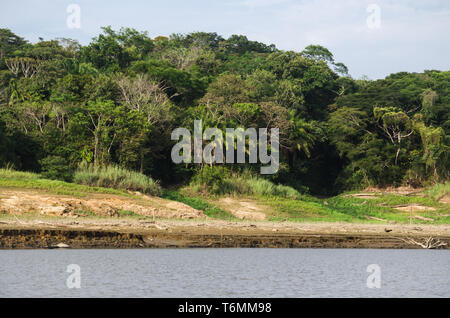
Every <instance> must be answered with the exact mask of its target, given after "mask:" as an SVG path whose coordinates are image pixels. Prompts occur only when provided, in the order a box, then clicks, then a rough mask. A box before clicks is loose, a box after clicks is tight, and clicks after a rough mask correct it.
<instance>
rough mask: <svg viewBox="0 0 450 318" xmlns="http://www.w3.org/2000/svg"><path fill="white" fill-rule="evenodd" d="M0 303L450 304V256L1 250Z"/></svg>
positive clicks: (336, 251) (351, 251)
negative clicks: (324, 300) (385, 300)
mask: <svg viewBox="0 0 450 318" xmlns="http://www.w3.org/2000/svg"><path fill="white" fill-rule="evenodd" d="M71 264H72V265H71ZM371 264H374V265H371ZM69 265H70V266H69ZM369 265H371V266H369ZM368 266H369V269H370V270H371V271H370V272H368V271H367V270H368ZM68 270H69V271H68ZM369 276H370V278H369V285H370V286H371V287H373V288H369V287H368V283H367V281H368V277H369ZM377 283H379V287H380V288H376V286H377V285H376V284H377ZM374 284H375V285H374ZM68 286H69V287H72V288H69V287H68ZM78 286H79V287H80V288H76V287H78ZM0 297H221V298H222V297H450V252H449V251H447V250H387V249H384V250H381V249H122V250H121V249H104V250H101V249H96V250H93V249H91V250H90V249H84V250H75V249H53V250H1V251H0Z"/></svg>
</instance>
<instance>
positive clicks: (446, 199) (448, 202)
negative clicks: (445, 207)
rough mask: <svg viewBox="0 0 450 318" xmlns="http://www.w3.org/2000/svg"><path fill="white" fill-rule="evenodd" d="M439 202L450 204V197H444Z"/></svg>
mask: <svg viewBox="0 0 450 318" xmlns="http://www.w3.org/2000/svg"><path fill="white" fill-rule="evenodd" d="M439 202H441V203H445V204H450V195H446V196H443V197H442V198H441V199H440V200H439Z"/></svg>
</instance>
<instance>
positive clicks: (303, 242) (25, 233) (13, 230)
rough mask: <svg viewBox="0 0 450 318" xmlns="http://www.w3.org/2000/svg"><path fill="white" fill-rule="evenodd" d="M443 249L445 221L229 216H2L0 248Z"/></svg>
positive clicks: (448, 238) (449, 239) (449, 238)
mask: <svg viewBox="0 0 450 318" xmlns="http://www.w3.org/2000/svg"><path fill="white" fill-rule="evenodd" d="M60 243H63V244H66V245H68V246H69V247H70V248H168V247H173V248H190V247H215V248H218V247H223V248H231V247H252V248H253V247H255V248H257V247H273V248H399V249H402V248H419V249H420V248H440V249H449V246H450V227H449V226H446V225H440V226H433V225H420V226H417V225H404V224H394V225H383V224H352V223H288V222H284V223H271V222H227V221H211V220H205V221H174V220H163V221H140V220H120V221H119V220H117V221H113V220H111V219H105V220H95V221H94V220H83V221H76V222H75V221H69V220H57V221H42V220H39V221H36V220H29V221H20V220H15V221H12V220H10V221H4V220H3V221H2V222H0V248H2V249H30V248H54V247H56V246H57V245H58V244H60Z"/></svg>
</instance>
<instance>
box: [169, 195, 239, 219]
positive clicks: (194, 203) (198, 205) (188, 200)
mask: <svg viewBox="0 0 450 318" xmlns="http://www.w3.org/2000/svg"><path fill="white" fill-rule="evenodd" d="M162 197H163V198H164V199H168V200H173V201H178V202H182V203H184V204H187V205H189V206H190V207H192V208H194V209H197V210H202V211H203V212H204V213H205V215H207V216H208V217H211V218H216V219H225V220H231V219H234V217H233V216H232V215H231V214H229V213H228V212H226V211H224V210H222V209H220V208H218V207H216V206H214V205H212V204H210V203H207V202H205V201H204V200H203V199H201V198H196V197H191V196H186V195H184V194H182V193H181V192H179V191H172V190H165V191H164V192H163V195H162Z"/></svg>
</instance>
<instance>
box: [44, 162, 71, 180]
mask: <svg viewBox="0 0 450 318" xmlns="http://www.w3.org/2000/svg"><path fill="white" fill-rule="evenodd" d="M40 164H41V176H42V177H43V178H46V179H53V180H62V181H67V182H70V181H71V180H72V171H71V169H70V167H69V164H68V163H67V160H66V159H65V158H63V157H60V156H48V157H45V158H44V159H42V160H40Z"/></svg>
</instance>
